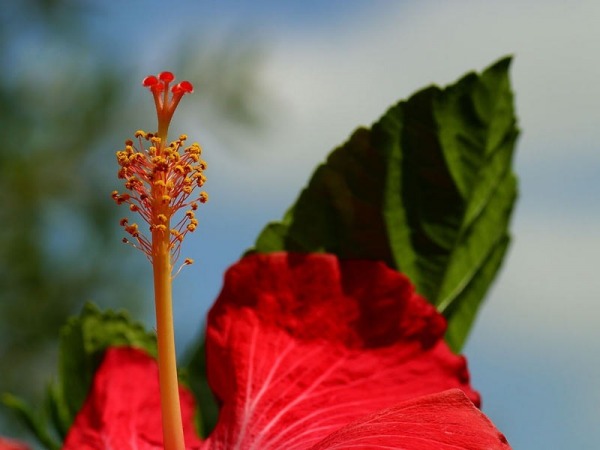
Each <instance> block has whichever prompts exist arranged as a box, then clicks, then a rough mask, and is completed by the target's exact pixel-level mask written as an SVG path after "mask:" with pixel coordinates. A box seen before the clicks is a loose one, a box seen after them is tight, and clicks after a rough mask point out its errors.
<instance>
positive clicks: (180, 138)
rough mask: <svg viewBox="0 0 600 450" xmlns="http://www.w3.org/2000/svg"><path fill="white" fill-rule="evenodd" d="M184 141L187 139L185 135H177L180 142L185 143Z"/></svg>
mask: <svg viewBox="0 0 600 450" xmlns="http://www.w3.org/2000/svg"><path fill="white" fill-rule="evenodd" d="M186 139H187V134H180V135H179V140H180V141H182V142H183V141H185V140H186Z"/></svg>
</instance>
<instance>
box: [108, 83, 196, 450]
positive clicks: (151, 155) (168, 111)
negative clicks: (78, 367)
mask: <svg viewBox="0 0 600 450" xmlns="http://www.w3.org/2000/svg"><path fill="white" fill-rule="evenodd" d="M174 79H175V77H174V75H173V74H172V73H171V72H162V73H161V74H159V75H158V77H155V76H149V77H146V78H145V79H144V81H143V85H144V86H145V87H147V88H149V89H150V91H151V92H152V95H153V96H154V102H155V105H156V113H157V116H158V132H157V133H156V134H152V133H146V132H144V131H141V130H140V131H137V132H136V133H135V137H136V142H135V143H134V141H132V140H128V141H126V142H125V148H124V149H123V150H121V151H119V152H117V162H118V163H119V166H120V167H121V168H120V170H119V173H118V176H119V178H120V179H123V180H125V188H126V189H127V190H128V191H129V192H128V193H122V194H120V193H119V192H117V191H114V192H113V194H112V197H113V199H114V200H115V201H116V202H117V204H119V205H120V204H123V203H126V204H128V205H129V209H130V210H131V211H134V212H138V213H139V214H140V216H141V217H142V218H143V219H144V221H145V222H146V223H147V224H148V225H149V231H150V239H148V237H147V236H144V235H143V234H142V233H141V231H140V229H139V227H138V225H137V223H132V224H130V223H129V221H128V220H127V219H121V222H120V223H121V226H122V227H123V228H124V229H125V231H126V232H127V233H128V234H129V235H130V236H131V237H132V238H133V239H134V240H129V239H126V238H124V239H123V242H125V243H128V244H131V245H132V246H134V247H136V248H138V249H140V250H142V251H143V252H144V253H145V254H146V256H147V257H148V259H149V260H150V262H151V263H152V266H153V272H154V299H155V306H156V333H157V339H158V366H159V379H160V395H161V409H162V422H163V436H164V448H165V450H184V449H185V444H184V440H183V427H182V423H181V409H180V404H179V390H178V382H177V366H176V358H175V335H174V329H173V307H172V280H173V276H174V275H173V266H174V265H175V264H176V262H177V260H178V258H179V255H180V251H181V243H182V242H183V238H184V237H185V235H186V234H188V233H191V232H193V231H194V230H195V229H196V227H197V225H198V220H197V219H196V217H195V211H196V210H197V209H198V205H199V203H205V202H206V201H207V200H208V196H207V194H206V192H203V191H202V192H200V193H199V194H198V195H197V196H194V195H193V193H194V189H195V188H196V187H202V186H203V185H204V182H205V180H206V178H205V176H204V173H203V172H204V170H206V162H205V161H203V160H202V159H201V158H200V155H201V153H202V150H201V148H200V146H199V145H198V144H197V143H193V144H192V145H189V146H187V147H186V146H185V141H186V139H187V136H185V135H181V136H179V139H177V140H175V141H172V142H171V143H169V144H168V145H167V142H168V140H167V134H168V130H169V124H170V123H171V118H172V117H173V113H174V112H175V109H176V108H177V105H178V104H179V101H180V100H181V98H182V97H183V96H184V95H185V94H187V93H191V92H193V86H192V84H191V83H190V82H189V81H182V82H180V83H177V84H175V85H174V86H173V87H172V88H171V89H170V90H169V85H170V83H171V82H172V81H174ZM182 208H187V210H186V212H185V214H184V215H183V217H182V218H181V219H180V220H178V221H177V222H175V221H174V220H173V217H174V214H175V213H176V212H177V211H179V210H180V209H182ZM192 262H193V260H191V259H189V258H187V259H185V260H184V262H183V265H182V267H183V266H184V265H188V264H191V263H192Z"/></svg>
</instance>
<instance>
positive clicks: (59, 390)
mask: <svg viewBox="0 0 600 450" xmlns="http://www.w3.org/2000/svg"><path fill="white" fill-rule="evenodd" d="M119 346H130V347H137V348H140V349H143V350H145V351H146V352H148V353H149V354H150V355H152V356H154V357H156V353H157V349H156V338H155V335H154V334H151V333H148V332H147V331H146V330H144V328H143V326H142V325H140V324H138V323H134V322H132V321H131V319H130V318H129V316H128V315H127V313H126V312H114V311H106V312H101V311H100V310H99V309H98V308H97V307H96V306H94V305H93V304H91V303H88V304H87V305H85V307H84V308H83V311H82V312H81V314H80V315H79V316H77V317H72V318H70V319H69V321H68V322H67V324H66V325H65V326H64V327H63V328H62V329H61V333H60V347H59V362H58V380H57V382H55V383H53V384H52V385H51V386H50V387H49V389H48V390H47V392H46V398H45V409H44V411H43V413H40V414H34V413H33V412H32V409H31V408H30V407H28V406H27V405H26V404H25V403H24V402H23V401H21V400H19V399H17V398H16V397H14V396H10V395H8V396H5V397H4V398H3V402H4V403H5V404H6V405H7V406H9V407H10V408H11V409H12V410H13V411H14V412H15V413H17V416H18V417H20V418H21V419H22V421H23V422H24V423H25V424H26V425H27V426H28V427H29V428H30V430H31V431H32V432H33V434H34V435H35V436H36V437H37V438H38V440H39V441H40V442H41V443H42V445H44V447H45V448H48V449H51V450H53V449H56V448H59V447H60V445H59V444H57V443H56V442H55V440H53V438H52V436H53V435H56V436H58V437H59V438H60V439H61V440H63V439H64V438H65V436H66V434H67V432H68V430H69V428H70V427H71V425H72V423H73V420H74V419H75V416H76V415H77V413H78V412H79V410H80V409H81V407H82V406H83V403H84V401H85V399H86V397H87V394H88V391H89V389H90V387H91V384H92V379H93V377H94V374H95V372H96V369H97V368H98V366H99V364H100V362H101V360H102V357H103V355H104V351H105V350H106V349H107V348H108V347H119Z"/></svg>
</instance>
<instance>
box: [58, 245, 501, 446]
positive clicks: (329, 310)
mask: <svg viewBox="0 0 600 450" xmlns="http://www.w3.org/2000/svg"><path fill="white" fill-rule="evenodd" d="M444 331H445V321H444V319H443V318H442V317H441V316H440V315H439V314H438V313H437V312H436V311H435V309H434V308H433V307H432V306H430V305H429V304H428V303H426V302H425V301H424V300H423V299H422V298H420V297H419V296H418V295H417V294H415V292H414V289H413V287H412V285H411V284H410V282H409V281H408V280H407V278H406V277H404V276H403V275H401V274H399V273H397V272H395V271H393V270H391V269H389V268H387V267H386V266H385V265H383V264H382V263H378V262H370V261H339V260H338V259H337V258H336V257H334V256H331V255H318V254H313V255H290V254H283V253H279V254H270V255H253V256H248V257H246V258H244V259H243V260H242V261H240V262H239V263H238V264H236V265H235V266H233V267H232V268H231V269H230V270H229V271H228V272H227V274H226V278H225V286H224V288H223V291H222V293H221V295H220V296H219V298H218V300H217V302H216V304H215V305H214V306H213V308H212V310H211V311H210V313H209V316H208V328H207V341H206V349H207V365H208V377H209V382H210V384H211V386H212V388H213V390H214V392H215V394H216V395H217V397H218V398H219V399H220V400H221V402H222V409H221V412H220V417H219V422H218V424H217V427H216V428H215V430H214V431H213V433H212V434H211V435H210V436H209V438H208V439H207V440H206V441H205V442H200V440H198V439H197V438H196V437H195V436H194V435H193V431H192V430H193V426H192V409H193V406H192V401H191V398H190V396H189V394H188V393H187V392H185V391H182V394H181V395H182V410H183V413H184V426H185V427H186V444H187V448H188V449H196V448H202V449H260V450H267V449H286V450H294V449H313V450H317V449H319V450H324V449H334V448H339V449H344V448H363V449H368V448H404V449H431V450H433V449H435V450H443V449H453V450H456V449H473V450H480V449H508V448H509V446H508V444H507V443H506V439H505V438H504V436H502V434H500V433H499V432H498V431H497V430H496V429H495V428H494V426H493V424H491V422H490V421H489V420H488V419H487V418H486V417H485V416H484V415H483V414H482V413H481V412H480V411H479V410H478V409H477V408H476V407H475V406H474V405H473V403H472V401H473V402H475V403H478V402H479V396H478V394H477V393H476V392H475V391H473V390H472V388H471V387H470V385H469V380H468V378H469V377H468V372H467V369H466V363H465V360H464V358H462V357H460V356H456V355H454V354H453V353H452V352H451V351H450V349H449V348H448V347H447V345H446V344H445V343H444V342H443V340H442V336H443V333H444ZM469 399H470V400H469ZM158 404H159V397H158V379H157V374H156V365H155V363H154V361H153V360H152V359H151V358H149V357H147V356H145V355H144V354H142V353H141V352H139V351H137V350H132V349H111V350H109V351H108V352H107V356H106V358H105V361H104V363H103V364H102V366H101V367H100V369H99V371H98V372H97V374H96V377H95V380H94V385H93V388H92V392H91V394H90V396H89V398H88V400H87V401H86V404H85V405H84V407H83V409H82V411H81V412H80V414H79V415H78V417H77V419H76V421H75V424H74V426H73V428H72V430H71V432H70V433H69V435H68V437H67V441H66V445H65V447H64V448H65V449H78V450H86V449H104V448H107V449H108V448H118V449H119V450H127V449H134V448H140V449H159V448H161V443H162V438H161V430H160V410H159V407H158Z"/></svg>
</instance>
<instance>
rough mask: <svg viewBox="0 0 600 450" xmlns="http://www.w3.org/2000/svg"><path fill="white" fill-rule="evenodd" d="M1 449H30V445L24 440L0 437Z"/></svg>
mask: <svg viewBox="0 0 600 450" xmlns="http://www.w3.org/2000/svg"><path fill="white" fill-rule="evenodd" d="M0 450H29V446H27V445H26V444H23V443H22V442H18V441H13V440H12V439H5V438H2V437H0Z"/></svg>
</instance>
